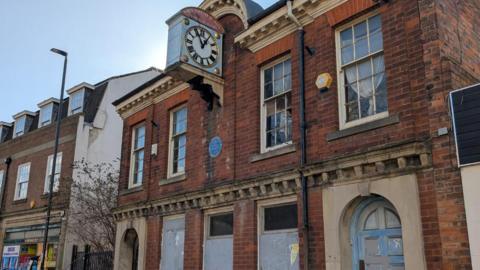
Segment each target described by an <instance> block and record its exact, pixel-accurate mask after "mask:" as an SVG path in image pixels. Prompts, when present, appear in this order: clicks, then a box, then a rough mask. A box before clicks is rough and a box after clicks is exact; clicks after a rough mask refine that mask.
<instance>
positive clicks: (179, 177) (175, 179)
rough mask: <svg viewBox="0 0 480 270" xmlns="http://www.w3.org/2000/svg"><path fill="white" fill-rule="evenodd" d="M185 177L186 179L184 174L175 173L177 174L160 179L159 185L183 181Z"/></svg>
mask: <svg viewBox="0 0 480 270" xmlns="http://www.w3.org/2000/svg"><path fill="white" fill-rule="evenodd" d="M186 179H187V175H186V174H180V175H177V176H172V177H169V178H167V179H162V180H160V183H159V185H160V186H163V185H168V184H172V183H177V182H182V181H185V180H186Z"/></svg>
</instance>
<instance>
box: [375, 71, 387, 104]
mask: <svg viewBox="0 0 480 270" xmlns="http://www.w3.org/2000/svg"><path fill="white" fill-rule="evenodd" d="M375 87H376V89H375V96H376V98H375V102H376V112H377V113H381V112H386V111H387V109H388V101H387V85H386V80H385V75H384V73H380V74H378V75H376V76H375Z"/></svg>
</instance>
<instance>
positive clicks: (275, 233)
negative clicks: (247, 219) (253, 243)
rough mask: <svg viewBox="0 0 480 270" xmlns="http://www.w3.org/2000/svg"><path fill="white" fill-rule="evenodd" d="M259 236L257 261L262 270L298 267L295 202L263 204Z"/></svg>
mask: <svg viewBox="0 0 480 270" xmlns="http://www.w3.org/2000/svg"><path fill="white" fill-rule="evenodd" d="M259 210H260V211H259V213H260V215H261V217H262V219H261V220H262V223H263V224H261V226H262V227H261V230H260V236H259V242H260V243H259V248H260V250H259V263H260V269H262V270H277V269H286V270H297V269H299V245H298V229H297V226H298V221H297V220H298V211H297V204H295V203H294V204H285V205H275V206H265V207H262V208H260V209H259Z"/></svg>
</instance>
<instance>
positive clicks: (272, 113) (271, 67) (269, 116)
mask: <svg viewBox="0 0 480 270" xmlns="http://www.w3.org/2000/svg"><path fill="white" fill-rule="evenodd" d="M291 67H292V64H291V60H290V58H289V57H283V58H281V59H278V60H276V61H274V62H273V63H271V64H268V65H266V66H264V67H263V68H262V69H261V89H262V90H261V113H260V114H261V128H260V129H261V151H262V153H263V152H267V151H269V150H273V149H276V148H279V147H282V146H285V145H288V144H291V143H292V68H291Z"/></svg>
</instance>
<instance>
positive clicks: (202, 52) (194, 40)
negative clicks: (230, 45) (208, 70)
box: [185, 26, 218, 67]
mask: <svg viewBox="0 0 480 270" xmlns="http://www.w3.org/2000/svg"><path fill="white" fill-rule="evenodd" d="M185 47H186V48H187V51H188V54H189V55H190V58H191V59H193V61H195V62H196V63H198V64H199V65H201V66H204V67H211V66H212V65H213V64H215V63H216V62H217V58H218V45H217V39H216V38H215V37H214V36H213V35H212V34H211V33H210V31H208V30H207V29H205V28H203V27H200V26H193V27H191V28H190V29H188V31H187V32H186V34H185Z"/></svg>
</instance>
